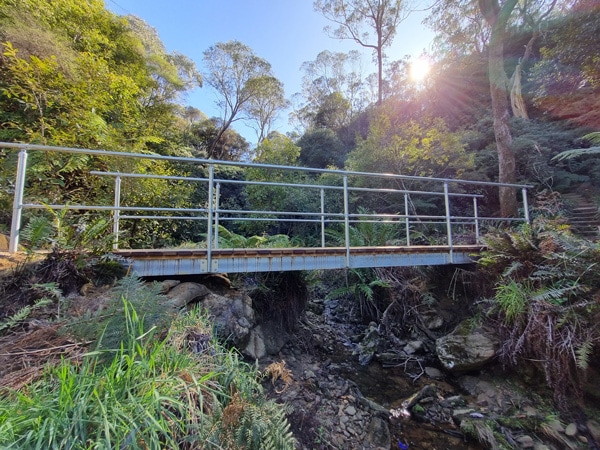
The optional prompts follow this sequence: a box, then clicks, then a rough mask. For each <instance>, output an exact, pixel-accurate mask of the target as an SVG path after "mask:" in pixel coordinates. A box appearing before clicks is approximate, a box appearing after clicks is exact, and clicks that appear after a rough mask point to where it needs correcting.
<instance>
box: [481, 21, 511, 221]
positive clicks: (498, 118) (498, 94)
mask: <svg viewBox="0 0 600 450" xmlns="http://www.w3.org/2000/svg"><path fill="white" fill-rule="evenodd" d="M493 35H494V32H492V38H491V40H490V46H489V61H488V65H489V67H488V68H489V78H490V94H491V97H492V115H493V116H494V135H495V136H496V149H497V151H498V181H499V182H500V183H515V181H516V173H515V171H516V163H515V153H514V151H513V148H512V135H511V133H510V127H509V120H510V106H509V103H508V95H507V92H506V91H507V82H508V80H507V79H506V72H505V71H504V43H503V42H502V39H501V38H500V39H498V38H497V37H496V39H494V36H493ZM499 197H500V212H501V214H502V217H515V216H516V215H517V194H516V190H515V188H512V187H506V186H504V187H500V192H499Z"/></svg>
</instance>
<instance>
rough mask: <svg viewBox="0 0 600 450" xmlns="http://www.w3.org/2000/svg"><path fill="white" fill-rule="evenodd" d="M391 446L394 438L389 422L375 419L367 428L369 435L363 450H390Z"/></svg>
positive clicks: (366, 437)
mask: <svg viewBox="0 0 600 450" xmlns="http://www.w3.org/2000/svg"><path fill="white" fill-rule="evenodd" d="M391 446H392V437H391V434H390V428H389V426H388V424H387V422H386V421H385V420H382V419H381V418H379V417H373V419H372V420H371V422H370V423H369V425H368V427H367V435H366V436H365V440H364V442H363V448H390V447H391ZM339 448H350V447H348V446H346V447H339Z"/></svg>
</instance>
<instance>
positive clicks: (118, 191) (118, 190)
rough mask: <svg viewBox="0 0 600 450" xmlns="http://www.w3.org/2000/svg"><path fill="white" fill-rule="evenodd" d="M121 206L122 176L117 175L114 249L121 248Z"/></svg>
mask: <svg viewBox="0 0 600 450" xmlns="http://www.w3.org/2000/svg"><path fill="white" fill-rule="evenodd" d="M120 206H121V177H119V176H117V177H115V209H114V210H113V234H114V239H115V240H114V241H113V250H118V249H119V218H120V216H121V211H120V210H119V209H118V208H119V207H120Z"/></svg>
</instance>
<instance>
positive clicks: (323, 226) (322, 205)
mask: <svg viewBox="0 0 600 450" xmlns="http://www.w3.org/2000/svg"><path fill="white" fill-rule="evenodd" d="M321 247H323V248H324V247H325V189H323V188H321Z"/></svg>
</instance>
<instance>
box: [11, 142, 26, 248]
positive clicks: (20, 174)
mask: <svg viewBox="0 0 600 450" xmlns="http://www.w3.org/2000/svg"><path fill="white" fill-rule="evenodd" d="M26 171H27V152H26V151H25V150H21V151H20V152H19V158H18V162H17V177H16V180H15V194H14V199H13V212H12V220H11V225H10V240H9V242H8V251H9V252H10V253H16V252H17V249H18V248H19V232H20V231H21V214H22V212H23V193H24V191H25V173H26Z"/></svg>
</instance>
